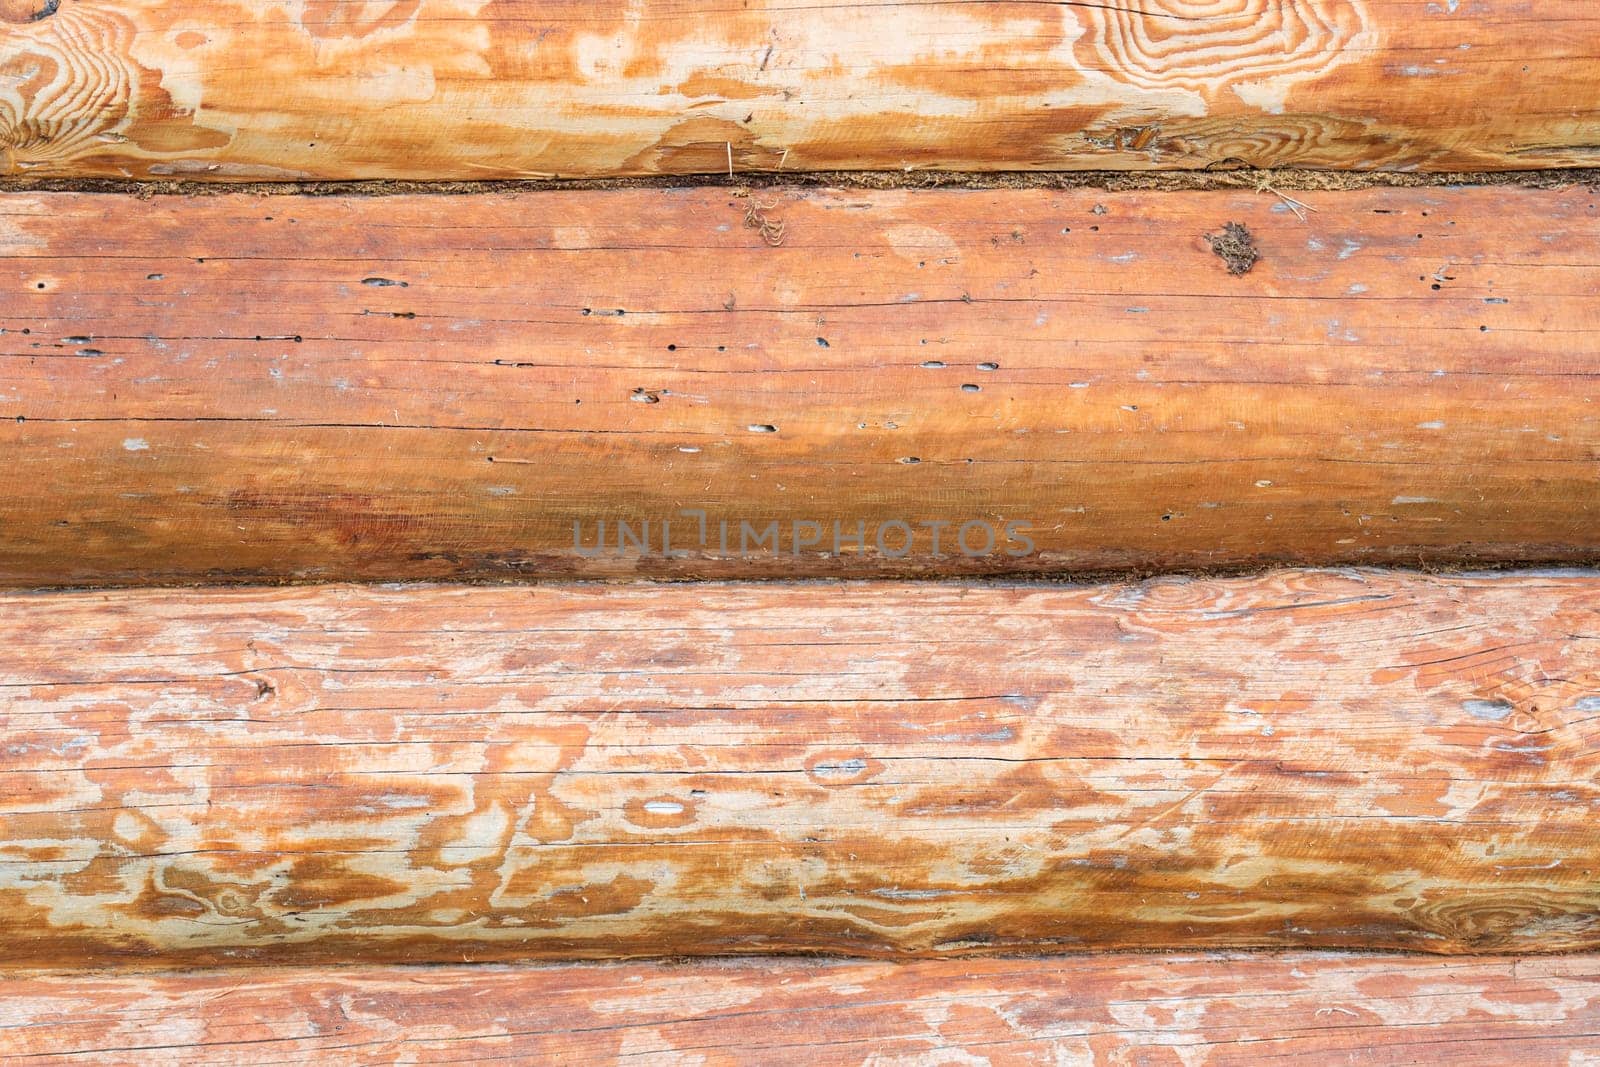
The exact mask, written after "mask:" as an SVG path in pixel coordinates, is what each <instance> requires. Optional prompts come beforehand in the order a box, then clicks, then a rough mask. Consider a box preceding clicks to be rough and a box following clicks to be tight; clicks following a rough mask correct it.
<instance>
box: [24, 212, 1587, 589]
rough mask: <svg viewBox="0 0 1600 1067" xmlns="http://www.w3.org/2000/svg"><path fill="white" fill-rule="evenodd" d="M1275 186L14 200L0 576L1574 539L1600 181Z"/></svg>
mask: <svg viewBox="0 0 1600 1067" xmlns="http://www.w3.org/2000/svg"><path fill="white" fill-rule="evenodd" d="M1308 199H1311V200H1313V203H1312V205H1311V206H1313V207H1315V208H1317V210H1316V211H1315V212H1314V213H1309V214H1307V217H1306V219H1305V221H1301V220H1300V219H1298V218H1296V216H1295V215H1294V213H1293V212H1292V211H1291V210H1290V207H1291V205H1287V204H1284V203H1282V202H1280V201H1278V200H1277V199H1275V198H1274V197H1272V196H1270V195H1267V194H1260V195H1257V194H1254V193H1249V192H1235V193H1184V194H1163V193H1140V194H1121V195H1110V194H1099V195H1096V194H1093V193H1088V192H1070V193H1066V192H1043V191H1026V192H1023V191H999V192H954V191H944V192H929V193H920V194H911V193H898V192H896V193H865V192H848V191H841V192H810V193H807V192H794V193H790V194H768V193H761V194H758V195H754V196H751V197H747V198H740V197H737V196H734V195H731V194H729V193H728V192H726V191H718V190H696V191H682V192H669V191H661V190H642V191H641V190H633V191H604V192H570V193H531V194H523V195H510V196H501V195H495V196H483V197H430V196H397V197H377V198H373V197H354V198H337V197H336V198H327V199H323V198H316V199H307V198H288V199H285V198H270V197H269V198H255V197H244V196H223V197H207V198H200V199H191V198H166V197H163V198H157V199H155V200H153V201H151V202H149V203H146V204H141V205H140V206H139V208H138V210H137V211H134V210H130V205H129V203H128V202H127V201H126V200H124V199H122V198H120V197H115V196H94V195H71V194H38V195H16V196H12V197H9V198H7V199H6V200H5V202H4V203H3V204H0V288H3V289H4V291H5V292H7V293H8V294H9V295H8V296H7V298H6V302H5V303H4V305H3V306H0V455H3V456H4V458H5V468H4V471H3V472H0V532H3V537H0V584H4V585H9V586H13V587H39V586H51V585H71V584H137V583H141V582H173V581H192V580H207V581H229V580H243V581H249V580H257V579H270V580H282V579H290V580H293V579H298V580H312V581H342V580H350V579H355V580H368V579H375V580H404V579H411V580H431V579H441V578H483V577H487V578H506V577H524V576H533V577H564V576H577V577H614V576H634V575H642V576H649V577H723V578H742V577H761V576H785V575H796V574H798V575H808V576H858V577H859V576H876V575H886V574H887V575H895V574H899V575H917V574H927V573H956V574H961V573H967V574H972V573H1026V572H1033V573H1047V572H1062V571H1077V572H1079V573H1084V572H1091V571H1092V572H1107V571H1121V570H1147V569H1148V570H1172V569H1196V570H1198V569H1216V568H1244V567H1250V566H1258V565H1261V564H1264V563H1277V562H1282V563H1296V564H1299V563H1309V564H1318V565H1321V564H1363V563H1381V564H1393V563H1401V564H1405V563H1416V562H1427V563H1468V564H1485V563H1503V562H1508V561H1510V562H1524V563H1526V562H1538V563H1586V562H1589V561H1592V560H1593V559H1595V558H1596V557H1597V555H1600V521H1597V519H1600V490H1597V487H1596V481H1595V456H1596V454H1597V452H1600V409H1597V405H1596V403H1595V400H1596V397H1597V395H1600V394H1597V392H1596V382H1597V375H1600V369H1597V368H1600V319H1597V317H1596V303H1595V300H1594V294H1595V293H1596V292H1600V211H1597V204H1600V199H1597V198H1596V196H1595V195H1594V194H1593V193H1589V192H1586V191H1583V190H1576V189H1574V190H1568V191H1565V192H1536V191H1517V190H1506V189H1493V190H1485V189H1476V190H1473V189H1455V190H1444V189H1438V190H1397V189H1388V190H1369V191H1362V192H1352V193H1342V194H1321V195H1318V196H1316V197H1314V198H1313V197H1309V196H1308ZM747 221H749V222H750V223H751V225H749V226H747V225H746V222H747ZM1230 222H1237V223H1239V224H1241V225H1242V226H1243V227H1244V229H1245V230H1246V231H1248V241H1249V244H1248V245H1246V243H1245V238H1242V237H1239V236H1238V235H1237V233H1235V232H1233V231H1227V230H1226V227H1227V224H1229V223H1230ZM763 226H765V227H766V228H767V234H768V236H769V237H771V236H772V234H773V233H774V232H775V230H776V228H777V227H779V226H781V227H782V240H783V243H782V244H781V245H779V246H777V247H772V246H770V245H769V244H768V243H766V241H765V240H764V239H763V237H762V235H761V233H760V232H758V231H759V230H760V228H761V227H763ZM1208 235H1210V236H1212V237H1216V238H1217V243H1218V246H1219V248H1220V249H1221V251H1222V252H1223V253H1226V258H1224V257H1223V256H1220V255H1219V254H1218V253H1217V252H1214V251H1213V248H1212V243H1211V241H1209V240H1208ZM1249 248H1254V249H1256V250H1258V251H1259V255H1260V258H1259V260H1258V261H1256V262H1254V264H1253V266H1252V267H1251V269H1250V270H1249V271H1248V273H1245V274H1243V275H1234V274H1231V273H1230V268H1232V269H1237V268H1238V267H1239V265H1240V264H1242V263H1244V262H1245V261H1246V260H1248V259H1250V256H1248V255H1246V254H1245V253H1246V251H1247V250H1248V249H1249ZM108 249H114V250H115V251H114V254H107V250H108ZM602 527H603V528H602ZM602 537H603V540H602ZM669 551H670V555H669Z"/></svg>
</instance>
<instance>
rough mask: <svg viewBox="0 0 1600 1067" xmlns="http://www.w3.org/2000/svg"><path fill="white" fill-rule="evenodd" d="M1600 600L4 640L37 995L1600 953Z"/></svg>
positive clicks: (183, 613)
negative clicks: (112, 983) (49, 971)
mask: <svg viewBox="0 0 1600 1067" xmlns="http://www.w3.org/2000/svg"><path fill="white" fill-rule="evenodd" d="M1597 641H1600V575H1596V574H1592V573H1584V574H1519V575H1502V576H1495V577H1482V578H1470V577H1455V578H1442V577H1434V578H1429V577H1421V576H1405V575H1403V574H1397V573H1393V572H1349V573H1341V572H1318V571H1290V572H1284V573H1280V574H1276V575H1272V576H1268V577H1258V578H1251V579H1229V580H1206V581H1202V580H1183V579H1166V580H1161V581H1153V582H1150V583H1146V584H1138V585H1110V586H1084V587H1062V586H1048V585H1046V586H1026V585H1024V586H983V585H973V586H961V585H955V584H939V583H930V584H920V585H919V584H910V585H907V584H896V583H887V584H870V583H868V584H849V583H845V584H798V585H759V584H757V585H720V584H706V585H699V586H695V585H687V584H674V585H666V586H650V585H643V586H621V587H617V586H611V587H608V586H604V585H590V586H569V587H535V588H522V589H518V588H506V587H405V588H391V589H378V588H364V587H324V588H296V589H284V590H175V591H149V590H146V591H122V592H116V591H112V592H100V593H79V594H50V595H39V594H34V595H19V594H11V595H8V596H6V597H3V598H0V685H3V686H4V693H5V700H6V709H7V714H6V716H5V718H4V720H3V721H0V752H4V753H5V754H6V760H7V772H6V774H5V775H4V777H3V778H0V789H3V794H0V963H3V964H7V965H32V966H51V967H73V966H90V965H96V966H98V965H103V964H113V963H118V962H124V963H133V962H137V961H140V960H145V961H149V960H161V961H165V962H167V963H219V962H228V961H240V960H272V961H279V962H301V963H311V962H330V961H331V962H344V961H351V960H361V961H364V962H383V961H401V962H427V961H437V962H461V961H464V960H523V959H532V958H567V957H612V956H628V955H716V954H739V953H759V952H810V951H828V952H844V953H853V954H860V955H869V956H870V955H879V956H908V955H909V956H915V955H925V956H926V955H959V954H978V955H982V954H991V953H1006V952H1026V951H1039V950H1045V949H1049V950H1074V951H1076V950H1085V949H1100V950H1105V949H1118V948H1135V947H1137V948H1149V947H1157V948H1175V947H1177V948H1207V947H1250V946H1256V947H1263V946H1264V947H1274V946H1276V947H1298V948H1331V947H1358V948H1368V949H1413V950H1423V951H1428V952H1437V953H1463V952H1469V951H1480V952H1482V951H1494V952H1555V951H1568V950H1588V949H1593V948H1595V947H1596V946H1597V945H1600V880H1597V879H1596V877H1595V874H1596V870H1597V862H1600V831H1597V830H1596V819H1595V812H1596V808H1597V806H1600V785H1597V780H1596V774H1597V770H1600V714H1597V712H1600V655H1597V645H1596V642H1597Z"/></svg>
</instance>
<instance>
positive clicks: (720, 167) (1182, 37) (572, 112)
mask: <svg viewBox="0 0 1600 1067" xmlns="http://www.w3.org/2000/svg"><path fill="white" fill-rule="evenodd" d="M1597 50H1600V11H1596V10H1595V9H1594V5H1592V4H1589V3H1575V2H1573V0H1470V2H1468V3H1464V4H1462V5H1460V7H1459V9H1458V5H1457V2H1456V0H1438V2H1436V3H1422V2H1421V0H1232V2H1229V3H1218V2H1216V0H1140V2H1137V3H1131V2H1130V3H1123V4H1110V3H1049V4H1041V3H1020V2H1019V3H993V2H979V0H965V2H963V0H953V2H941V3H927V4H882V3H860V2H854V0H819V2H816V3H808V4H803V5H802V4H787V3H778V2H776V0H751V2H747V3H741V4H721V3H719V4H712V3H708V2H707V0H630V2H628V3H621V2H619V0H607V2H597V0H496V2H494V3H487V4H486V3H484V2H483V0H392V2H387V0H386V2H374V3H354V2H351V3H287V2H281V0H271V2H267V0H211V2H208V3H206V4H203V5H198V6H197V5H195V4H192V3H180V2H178V0H76V2H74V3H67V4H58V3H57V0H4V2H3V3H0V86H6V89H5V90H4V92H3V94H0V173H4V172H5V171H10V172H11V173H14V174H20V175H24V176H28V177H84V176H93V177H133V178H159V177H181V178H198V179H206V180H240V179H268V180H275V179H311V178H322V179H352V178H415V179H434V178H456V179H484V178H525V177H546V176H561V177H593V176H606V175H641V174H704V173H718V174H721V173H727V172H728V171H729V170H730V169H731V170H738V171H751V170H758V171H778V170H815V169H844V170H893V171H900V170H908V169H916V168H930V167H933V168H956V169H979V170H1033V169H1044V170H1083V169H1098V168H1114V169H1134V170H1148V169H1157V168H1172V167H1177V168H1210V167H1218V166H1239V165H1248V166H1255V167H1284V166H1309V167H1340V168H1353V169H1360V170H1368V169H1374V168H1389V169H1396V170H1416V169H1435V170H1453V169H1467V170H1506V169H1524V168H1537V167H1559V166H1592V165H1595V164H1596V163H1600V147H1597V145H1600V123H1597V121H1596V115H1597V113H1600V79H1596V78H1595V76H1594V56H1595V55H1596V53H1597Z"/></svg>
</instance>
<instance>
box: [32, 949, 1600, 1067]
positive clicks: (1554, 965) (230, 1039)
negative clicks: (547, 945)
mask: <svg viewBox="0 0 1600 1067" xmlns="http://www.w3.org/2000/svg"><path fill="white" fill-rule="evenodd" d="M1596 1055H1600V959H1596V958H1595V957H1593V956H1579V957H1567V958H1560V959H1531V960H1520V961H1511V960H1496V959H1463V960H1450V961H1442V960H1420V959H1416V958H1407V957H1371V956H1367V957H1338V956H1328V955H1320V954H1297V955H1291V956H1285V957H1281V958H1276V959H1268V958H1263V957H1259V956H1239V955H1231V956H1228V955H1213V956H1175V957H1155V956H1110V957H1098V958H1097V957H1064V958H1057V959H1025V960H1005V961H998V960H996V961H985V960H966V961H959V962H955V961H950V962H932V963H913V964H906V965H895V964H885V963H877V962H865V961H856V962H818V961H800V960H750V961H739V962H731V961H723V962H701V963H693V964H666V965H661V964H636V963H634V964H588V965H560V966H546V967H540V966H532V967H495V966H479V967H426V968H423V967H394V968H370V967H355V968H332V969H326V970H310V969H302V968H287V969H277V968H274V969H270V970H254V971H252V970H220V971H212V972H208V973H190V974H167V975H154V974H152V975H128V976H122V977H108V976H104V975H92V974H91V975H62V976H56V977H45V978H35V979H13V980H8V981H0V1061H3V1062H6V1063H16V1064H45V1063H83V1062H85V1060H86V1059H91V1060H92V1062H95V1063H108V1064H120V1063H126V1064H138V1065H141V1067H142V1065H145V1064H153V1063H161V1064H166V1063H181V1064H202V1063H203V1064H238V1065H241V1067H255V1065H258V1064H276V1063H306V1062H315V1063H319V1064H356V1063H484V1062H491V1061H493V1062H508V1061H509V1062H516V1063H571V1064H598V1063H618V1062H630V1063H631V1062H645V1063H694V1064H732V1063H760V1064H771V1063H797V1062H804V1063H807V1064H886V1063H893V1064H905V1065H927V1067H934V1065H947V1064H981V1065H988V1067H1009V1065H1021V1064H1041V1065H1044V1064H1048V1065H1052V1067H1058V1065H1061V1064H1087V1063H1096V1064H1107V1065H1130V1067H1131V1065H1140V1067H1169V1065H1170V1067H1179V1065H1182V1067H1197V1065H1222V1064H1239V1065H1244V1067H1257V1065H1259V1064H1273V1063H1280V1062H1293V1063H1312V1064H1323V1063H1360V1064H1378V1065H1387V1064H1393V1065H1400V1064H1408V1065H1410V1064H1418V1063H1450V1064H1470V1065H1494V1067H1502V1065H1506V1064H1517V1065H1518V1067H1542V1065H1549V1067H1557V1065H1560V1067H1572V1065H1574V1064H1584V1063H1587V1062H1589V1061H1590V1060H1591V1059H1593V1058H1594V1057H1595V1056H1596Z"/></svg>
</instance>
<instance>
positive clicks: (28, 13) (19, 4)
mask: <svg viewBox="0 0 1600 1067" xmlns="http://www.w3.org/2000/svg"><path fill="white" fill-rule="evenodd" d="M60 6H61V0H0V22H16V23H24V22H42V21H44V20H45V19H47V18H49V17H50V16H51V15H54V14H55V13H56V10H57V9H58V8H59V7H60Z"/></svg>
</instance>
